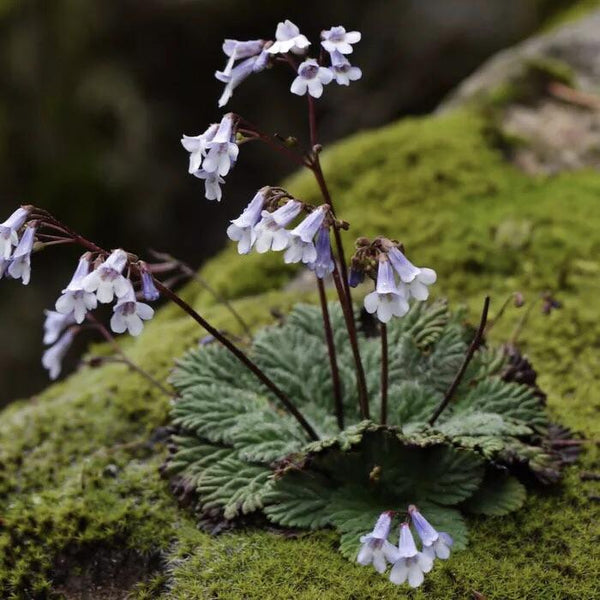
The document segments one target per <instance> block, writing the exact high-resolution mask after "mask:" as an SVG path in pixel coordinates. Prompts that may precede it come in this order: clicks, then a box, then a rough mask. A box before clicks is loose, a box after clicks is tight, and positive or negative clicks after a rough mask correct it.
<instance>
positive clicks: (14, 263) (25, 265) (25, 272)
mask: <svg viewBox="0 0 600 600" xmlns="http://www.w3.org/2000/svg"><path fill="white" fill-rule="evenodd" d="M34 242H35V227H33V226H31V225H30V226H28V227H26V228H25V233H23V236H22V237H21V240H20V241H19V245H18V246H17V248H16V250H15V253H14V254H13V257H12V258H11V260H10V265H8V274H9V275H10V276H11V277H12V278H13V279H21V281H22V282H23V285H27V284H28V283H29V279H30V278H31V251H32V250H33V243H34Z"/></svg>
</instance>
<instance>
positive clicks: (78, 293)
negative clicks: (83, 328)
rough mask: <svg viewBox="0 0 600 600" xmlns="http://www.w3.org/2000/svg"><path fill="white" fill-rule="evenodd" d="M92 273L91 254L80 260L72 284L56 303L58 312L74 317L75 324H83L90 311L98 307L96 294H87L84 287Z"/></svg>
mask: <svg viewBox="0 0 600 600" xmlns="http://www.w3.org/2000/svg"><path fill="white" fill-rule="evenodd" d="M89 272H90V259H89V254H84V255H83V256H82V257H81V258H80V259H79V264H78V265H77V268H76V269H75V273H73V277H72V278H71V282H70V283H69V285H68V286H67V287H66V288H65V289H64V290H63V291H62V296H60V298H59V299H58V300H57V301H56V307H55V308H56V310H57V312H59V313H60V314H62V315H73V318H74V319H75V322H76V323H78V324H81V323H83V320H84V319H85V315H86V314H87V312H88V311H89V310H94V309H95V308H96V306H97V305H98V301H97V299H96V294H94V293H91V292H86V291H85V290H84V289H83V287H82V285H83V280H84V278H85V277H86V275H88V273H89Z"/></svg>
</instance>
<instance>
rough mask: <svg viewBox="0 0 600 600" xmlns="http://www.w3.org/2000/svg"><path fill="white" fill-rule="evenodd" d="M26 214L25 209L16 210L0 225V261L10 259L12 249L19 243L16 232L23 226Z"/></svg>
mask: <svg viewBox="0 0 600 600" xmlns="http://www.w3.org/2000/svg"><path fill="white" fill-rule="evenodd" d="M28 214H29V211H28V210H27V209H25V208H17V210H15V212H14V213H13V214H12V215H10V217H8V219H6V221H4V223H1V224H0V260H1V259H9V258H10V255H11V254H12V247H13V246H16V245H17V244H18V243H19V238H18V235H17V232H18V231H19V229H21V227H23V225H24V224H25V221H26V220H27V215H28ZM0 276H1V275H0Z"/></svg>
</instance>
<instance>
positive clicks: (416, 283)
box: [388, 248, 437, 300]
mask: <svg viewBox="0 0 600 600" xmlns="http://www.w3.org/2000/svg"><path fill="white" fill-rule="evenodd" d="M388 258H389V259H390V262H391V263H392V266H393V267H394V270H395V271H396V273H398V275H399V276H400V280H401V281H402V283H404V284H407V285H406V288H407V289H408V292H409V296H411V297H413V298H415V300H427V298H428V297H429V289H428V288H427V286H429V285H432V284H434V283H435V281H436V279H437V274H436V272H435V271H434V270H433V269H428V268H426V267H422V268H419V267H415V265H413V264H412V263H411V262H410V261H409V260H408V258H406V256H404V254H402V252H400V250H398V248H392V249H391V250H389V251H388Z"/></svg>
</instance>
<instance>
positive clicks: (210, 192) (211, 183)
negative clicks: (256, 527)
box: [194, 169, 225, 202]
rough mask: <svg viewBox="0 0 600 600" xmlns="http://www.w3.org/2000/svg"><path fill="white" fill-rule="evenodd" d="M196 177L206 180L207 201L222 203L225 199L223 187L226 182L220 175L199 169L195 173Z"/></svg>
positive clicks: (205, 195) (205, 192)
mask: <svg viewBox="0 0 600 600" xmlns="http://www.w3.org/2000/svg"><path fill="white" fill-rule="evenodd" d="M194 177H197V178H198V179H204V197H205V198H206V199H207V200H216V201H217V202H221V198H222V197H223V192H222V191H221V186H222V185H223V184H224V183H225V180H224V179H223V178H222V177H221V176H220V175H219V174H218V173H216V172H215V173H207V172H206V171H204V169H199V170H198V171H196V172H195V173H194Z"/></svg>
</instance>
